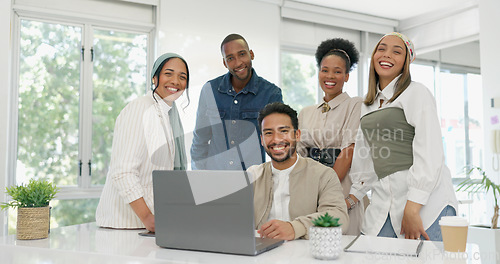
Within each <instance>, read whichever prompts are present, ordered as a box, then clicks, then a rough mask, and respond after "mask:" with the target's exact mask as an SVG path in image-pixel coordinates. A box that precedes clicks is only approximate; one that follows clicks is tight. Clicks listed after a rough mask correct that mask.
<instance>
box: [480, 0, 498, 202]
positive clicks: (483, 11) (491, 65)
mask: <svg viewBox="0 0 500 264" xmlns="http://www.w3.org/2000/svg"><path fill="white" fill-rule="evenodd" d="M498 10H500V1H498V0H480V2H479V11H480V26H481V32H480V47H481V75H482V77H483V97H484V98H483V102H484V108H483V113H484V138H485V139H486V140H485V145H486V146H485V162H484V166H485V168H484V169H485V170H486V171H487V173H488V175H489V176H492V178H494V179H495V178H496V182H497V183H500V172H495V171H493V168H492V157H493V154H492V149H491V146H490V142H491V130H492V129H500V123H496V124H493V123H494V122H492V120H491V119H492V118H494V117H497V118H498V119H500V108H495V109H494V108H491V104H490V99H491V98H493V97H500V87H499V82H498V74H499V72H500V64H499V62H500V53H499V52H498V43H500V34H499V33H498V32H499V31H498V25H500V16H498ZM491 208H493V206H491Z"/></svg>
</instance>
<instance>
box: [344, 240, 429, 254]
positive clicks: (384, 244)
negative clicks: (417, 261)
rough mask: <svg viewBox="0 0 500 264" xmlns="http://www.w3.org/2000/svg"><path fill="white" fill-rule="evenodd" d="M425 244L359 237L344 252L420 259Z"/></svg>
mask: <svg viewBox="0 0 500 264" xmlns="http://www.w3.org/2000/svg"><path fill="white" fill-rule="evenodd" d="M423 242H424V241H423V240H413V239H398V238H389V237H377V236H365V235H358V236H357V237H356V238H355V239H354V240H353V241H351V243H349V245H347V247H345V248H344V251H346V252H357V253H370V254H383V255H395V256H410V257H418V254H420V251H421V250H422V245H423Z"/></svg>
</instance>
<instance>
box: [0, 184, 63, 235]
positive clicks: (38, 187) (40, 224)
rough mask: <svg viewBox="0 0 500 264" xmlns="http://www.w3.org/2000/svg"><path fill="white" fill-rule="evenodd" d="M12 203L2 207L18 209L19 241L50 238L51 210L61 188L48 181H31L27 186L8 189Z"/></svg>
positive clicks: (17, 231)
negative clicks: (51, 203)
mask: <svg viewBox="0 0 500 264" xmlns="http://www.w3.org/2000/svg"><path fill="white" fill-rule="evenodd" d="M5 189H6V193H7V194H8V195H9V196H11V197H12V201H10V202H8V203H3V204H2V205H0V207H1V208H2V209H3V210H5V209H7V208H9V207H12V208H17V228H16V234H17V239H41V238H47V237H48V236H49V220H50V212H49V210H50V208H49V202H50V201H51V200H52V199H54V197H55V196H56V194H57V192H58V191H59V188H57V187H56V185H55V184H54V183H51V182H48V181H47V180H34V179H31V180H30V181H29V183H28V184H26V185H22V184H21V185H19V186H11V187H7V188H5Z"/></svg>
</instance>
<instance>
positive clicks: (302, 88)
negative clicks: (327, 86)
mask: <svg viewBox="0 0 500 264" xmlns="http://www.w3.org/2000/svg"><path fill="white" fill-rule="evenodd" d="M317 83H318V78H317V73H316V65H315V61H314V56H307V55H301V54H296V53H289V52H282V53H281V89H282V93H283V101H284V103H285V104H288V105H290V106H291V107H292V108H293V109H295V110H296V111H297V112H300V110H302V108H304V107H306V106H309V105H312V104H315V103H316V91H317V89H318V84H317Z"/></svg>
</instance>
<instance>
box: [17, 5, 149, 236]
mask: <svg viewBox="0 0 500 264" xmlns="http://www.w3.org/2000/svg"><path fill="white" fill-rule="evenodd" d="M89 3H90V2H89ZM139 9H140V8H139ZM141 10H142V9H141ZM152 10H153V9H150V11H149V12H151V11H152ZM117 12H118V11H117ZM141 12H142V11H141ZM23 14H24V13H23V12H20V15H19V14H18V16H16V18H17V21H16V22H17V23H16V25H17V26H16V28H17V29H18V32H19V34H18V39H17V42H15V43H16V48H15V49H14V50H17V51H16V53H15V54H14V61H15V62H16V64H15V65H17V67H18V77H16V78H14V79H15V80H18V81H17V82H16V87H15V89H16V90H17V96H16V98H15V100H16V102H17V108H16V109H15V110H14V111H13V112H14V113H15V115H14V118H15V120H17V131H16V132H17V137H16V141H17V144H16V146H15V149H14V150H13V154H14V155H13V157H14V158H13V161H12V162H11V164H12V166H14V168H15V169H13V170H12V171H14V172H15V174H14V175H13V176H11V178H10V184H21V183H24V182H26V181H27V180H29V179H30V178H47V179H49V180H51V181H53V182H54V183H55V184H56V185H57V186H58V187H61V192H60V193H59V195H58V197H57V198H58V200H55V201H54V202H53V203H51V204H52V206H53V208H52V210H51V214H52V221H53V222H52V223H51V224H52V225H53V226H63V225H71V224H78V223H82V222H90V221H94V220H95V216H94V214H95V209H96V206H97V203H98V199H97V198H98V197H99V195H100V191H101V188H102V185H103V184H104V182H105V179H106V174H107V169H108V165H109V160H110V155H111V143H112V138H113V128H114V123H115V120H116V117H117V116H118V114H119V113H120V111H121V110H122V109H123V107H124V106H125V105H126V104H127V103H129V102H130V101H132V100H133V99H135V98H137V97H138V96H141V95H143V94H144V93H145V91H147V90H148V89H149V86H148V84H149V82H148V80H149V78H147V65H148V57H150V56H149V54H148V51H149V50H150V48H149V47H151V46H152V45H151V44H150V43H152V41H151V32H152V29H153V26H144V25H143V24H142V25H141V26H139V27H136V26H134V25H132V24H131V25H129V26H124V25H119V23H99V22H98V21H95V20H86V19H79V18H78V17H76V18H75V21H68V20H67V19H64V18H61V19H60V20H58V18H57V17H55V18H51V19H48V17H53V16H50V15H48V14H44V13H43V12H41V13H37V14H36V15H34V16H31V14H32V13H31V12H30V13H29V15H23ZM151 14H152V12H151ZM130 23H132V22H130ZM15 154H17V155H15ZM14 219H15V212H13V211H12V210H11V211H9V229H10V230H12V229H11V228H12V227H13V225H14V224H15V221H12V220H14Z"/></svg>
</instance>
